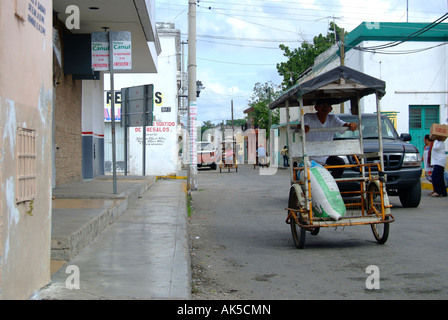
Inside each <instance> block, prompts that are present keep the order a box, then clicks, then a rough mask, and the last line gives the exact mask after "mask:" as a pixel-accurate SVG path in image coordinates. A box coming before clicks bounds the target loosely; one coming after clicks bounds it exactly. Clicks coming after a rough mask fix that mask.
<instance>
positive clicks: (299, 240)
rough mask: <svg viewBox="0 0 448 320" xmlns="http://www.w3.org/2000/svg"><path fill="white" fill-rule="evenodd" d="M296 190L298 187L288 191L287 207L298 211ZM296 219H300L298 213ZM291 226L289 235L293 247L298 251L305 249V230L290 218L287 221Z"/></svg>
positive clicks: (298, 203)
mask: <svg viewBox="0 0 448 320" xmlns="http://www.w3.org/2000/svg"><path fill="white" fill-rule="evenodd" d="M297 188H300V186H292V187H291V190H290V191H289V201H288V207H289V208H291V209H300V202H299V198H298V197H299V195H298V191H297ZM297 219H298V220H300V219H301V215H300V213H298V214H297ZM289 221H290V225H291V233H292V239H293V241H294V245H295V246H296V247H297V248H298V249H303V248H304V247H305V239H306V229H305V228H304V227H301V226H300V225H298V224H297V221H296V219H295V218H294V217H290V219H289Z"/></svg>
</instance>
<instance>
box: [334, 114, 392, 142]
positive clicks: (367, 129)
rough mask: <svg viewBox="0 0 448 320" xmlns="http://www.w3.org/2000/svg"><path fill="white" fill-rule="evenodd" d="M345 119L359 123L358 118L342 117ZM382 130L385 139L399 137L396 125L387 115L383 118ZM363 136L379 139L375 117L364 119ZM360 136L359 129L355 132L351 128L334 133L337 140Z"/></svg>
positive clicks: (364, 137)
mask: <svg viewBox="0 0 448 320" xmlns="http://www.w3.org/2000/svg"><path fill="white" fill-rule="evenodd" d="M340 118H341V119H342V120H343V121H346V122H356V123H358V119H357V118H349V117H347V118H345V117H340ZM381 130H382V134H383V139H397V136H398V135H397V132H396V131H395V128H394V126H393V125H392V123H391V122H390V120H389V119H388V118H386V117H382V118H381ZM362 137H363V139H378V122H377V119H376V118H375V117H366V118H363V119H362ZM357 138H359V130H356V131H355V132H351V131H349V130H347V131H345V132H343V133H338V132H336V133H335V135H334V139H335V140H343V139H357Z"/></svg>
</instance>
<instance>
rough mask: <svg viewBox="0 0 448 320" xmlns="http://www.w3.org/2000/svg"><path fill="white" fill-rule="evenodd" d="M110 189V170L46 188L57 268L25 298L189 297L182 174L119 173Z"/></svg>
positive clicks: (186, 228) (53, 252) (187, 249)
mask: <svg viewBox="0 0 448 320" xmlns="http://www.w3.org/2000/svg"><path fill="white" fill-rule="evenodd" d="M117 191H118V192H117V194H113V182H112V178H111V177H110V176H108V177H100V178H97V179H94V180H91V181H85V182H80V183H74V184H69V185H66V186H62V187H59V188H56V189H54V192H53V194H54V197H55V199H54V200H53V224H52V227H53V230H52V263H53V264H54V265H58V271H57V272H55V273H54V274H53V275H52V281H51V283H50V284H49V285H47V286H46V287H44V288H42V289H41V290H40V291H39V292H37V293H35V294H34V295H33V297H32V299H65V300H86V299H101V300H108V299H190V298H191V287H190V285H191V272H190V254H189V243H188V226H187V223H188V217H187V201H186V183H185V181H184V180H182V179H156V178H155V177H151V178H148V177H143V178H142V177H132V176H131V177H129V176H120V177H118V180H117ZM73 270H75V271H73ZM78 270H79V273H78ZM78 275H79V277H78ZM77 277H78V278H79V289H77V288H76V287H75V288H73V289H70V287H74V286H75V285H76V284H77V279H78V278H77Z"/></svg>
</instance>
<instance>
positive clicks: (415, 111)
mask: <svg viewBox="0 0 448 320" xmlns="http://www.w3.org/2000/svg"><path fill="white" fill-rule="evenodd" d="M433 123H439V106H435V105H432V106H409V134H410V135H411V136H412V140H411V143H412V144H413V145H414V146H416V147H417V148H418V151H419V152H420V154H423V148H424V146H425V143H424V141H423V139H424V137H425V134H429V129H430V128H431V125H432V124H433Z"/></svg>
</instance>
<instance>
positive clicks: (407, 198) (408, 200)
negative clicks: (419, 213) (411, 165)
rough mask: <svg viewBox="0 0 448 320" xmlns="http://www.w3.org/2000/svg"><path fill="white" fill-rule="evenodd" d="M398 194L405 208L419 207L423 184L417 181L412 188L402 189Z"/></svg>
mask: <svg viewBox="0 0 448 320" xmlns="http://www.w3.org/2000/svg"><path fill="white" fill-rule="evenodd" d="M398 196H399V198H400V202H401V205H402V206H403V207H404V208H417V207H418V205H419V204H420V199H421V197H422V185H421V184H420V183H417V184H416V185H414V186H413V187H411V188H406V189H400V190H398Z"/></svg>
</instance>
